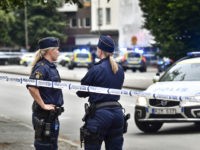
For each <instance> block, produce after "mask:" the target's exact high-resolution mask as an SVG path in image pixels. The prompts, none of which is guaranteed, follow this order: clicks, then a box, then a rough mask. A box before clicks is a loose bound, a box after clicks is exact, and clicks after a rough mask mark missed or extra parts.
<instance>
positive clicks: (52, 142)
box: [27, 37, 64, 150]
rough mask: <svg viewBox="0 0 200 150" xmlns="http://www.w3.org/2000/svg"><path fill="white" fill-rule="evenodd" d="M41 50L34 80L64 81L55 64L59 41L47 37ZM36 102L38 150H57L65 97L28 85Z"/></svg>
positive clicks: (36, 145)
mask: <svg viewBox="0 0 200 150" xmlns="http://www.w3.org/2000/svg"><path fill="white" fill-rule="evenodd" d="M38 45H39V50H38V51H37V52H36V56H35V60H34V62H33V67H32V72H31V76H30V78H31V79H37V80H46V81H55V82H60V76H59V73H58V71H57V69H56V66H55V65H54V64H53V62H54V61H56V60H57V58H58V55H59V50H58V49H59V40H58V39H57V38H55V37H47V38H43V39H41V40H39V42H38ZM27 87H28V89H29V92H30V94H31V96H32V97H33V99H34V102H33V115H32V122H33V127H34V130H35V142H34V145H35V148H36V150H57V149H58V146H57V140H58V134H59V120H58V116H59V115H60V114H61V113H62V112H63V111H64V109H63V107H61V106H62V105H63V94H62V91H61V90H60V89H54V88H46V87H36V86H30V85H28V86H27Z"/></svg>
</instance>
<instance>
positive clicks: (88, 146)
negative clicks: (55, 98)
mask: <svg viewBox="0 0 200 150" xmlns="http://www.w3.org/2000/svg"><path fill="white" fill-rule="evenodd" d="M114 49H115V44H114V41H113V39H112V38H111V37H110V36H105V35H101V36H100V38H99V42H98V45H97V56H98V57H99V58H100V59H101V60H100V62H98V63H97V64H95V65H94V66H93V67H92V68H91V69H90V70H89V71H88V72H87V74H86V75H85V76H84V77H83V79H82V80H81V84H82V85H89V86H97V87H104V88H114V89H121V88H122V85H123V82H124V71H123V69H122V67H121V66H119V65H118V64H117V63H116V62H115V61H114V59H113V58H112V55H113V52H114ZM77 95H78V96H79V97H84V98H85V97H89V99H88V101H89V104H90V105H89V106H87V104H86V105H85V108H86V115H85V117H84V118H83V120H84V121H85V124H84V126H83V127H82V128H81V142H84V147H85V150H100V149H101V145H102V142H103V141H104V142H105V147H106V150H122V146H123V131H124V113H123V111H122V106H121V105H120V103H119V102H118V100H119V99H120V96H119V95H109V94H100V93H89V92H83V91H78V92H77Z"/></svg>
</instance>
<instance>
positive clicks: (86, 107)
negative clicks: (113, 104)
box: [82, 103, 90, 121]
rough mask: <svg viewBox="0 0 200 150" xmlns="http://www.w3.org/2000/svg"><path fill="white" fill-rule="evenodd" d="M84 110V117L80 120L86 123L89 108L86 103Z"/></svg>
mask: <svg viewBox="0 0 200 150" xmlns="http://www.w3.org/2000/svg"><path fill="white" fill-rule="evenodd" d="M84 109H85V114H84V116H83V118H82V121H86V120H87V118H88V116H89V113H90V107H89V105H88V103H85V105H84Z"/></svg>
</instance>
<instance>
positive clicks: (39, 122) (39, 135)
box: [33, 117, 45, 141]
mask: <svg viewBox="0 0 200 150" xmlns="http://www.w3.org/2000/svg"><path fill="white" fill-rule="evenodd" d="M33 119H34V129H35V139H36V140H39V141H41V140H42V139H43V131H44V125H45V122H44V119H39V118H38V117H34V118H33Z"/></svg>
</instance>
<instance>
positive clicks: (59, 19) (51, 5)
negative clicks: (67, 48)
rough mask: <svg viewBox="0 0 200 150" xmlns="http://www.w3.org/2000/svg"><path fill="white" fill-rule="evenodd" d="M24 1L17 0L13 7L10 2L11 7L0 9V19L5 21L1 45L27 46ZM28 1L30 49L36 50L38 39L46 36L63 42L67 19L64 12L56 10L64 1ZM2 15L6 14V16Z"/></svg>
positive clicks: (0, 29) (0, 31) (0, 30)
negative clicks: (54, 37)
mask: <svg viewBox="0 0 200 150" xmlns="http://www.w3.org/2000/svg"><path fill="white" fill-rule="evenodd" d="M7 1H9V0H7ZM11 1H12V0H11ZM22 1H23V0H16V1H15V2H16V3H12V4H13V5H14V4H16V5H17V7H15V8H13V9H12V5H10V4H9V7H7V8H6V9H5V10H1V11H0V20H2V21H0V22H4V24H3V25H4V26H3V28H0V33H1V34H0V36H1V38H0V39H1V40H0V46H2V45H5V46H16V45H18V46H20V47H21V46H24V47H25V28H24V21H25V19H24V18H25V17H24V1H23V3H22ZM12 2H14V0H13V1H12ZM27 2H28V3H27V5H26V7H27V23H28V38H29V43H28V44H29V46H30V49H31V50H35V49H36V46H37V43H36V42H37V41H38V39H40V38H42V37H45V36H56V37H58V38H60V39H61V42H64V41H65V40H66V38H67V35H65V33H64V30H65V28H66V24H67V21H66V17H65V16H64V14H63V13H59V12H57V10H56V8H57V7H58V6H61V3H62V1H60V3H58V2H59V1H58V0H57V1H54V0H51V1H50V0H49V1H47V3H43V2H40V1H38V0H31V1H28V0H27ZM0 4H1V3H0ZM6 6H7V5H6ZM8 14H10V15H8ZM1 16H4V18H2V17H1ZM1 26H2V25H1ZM8 27H9V28H8ZM8 29H9V30H8ZM2 31H3V32H2Z"/></svg>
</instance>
